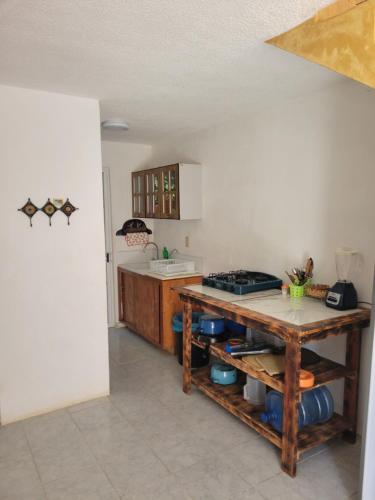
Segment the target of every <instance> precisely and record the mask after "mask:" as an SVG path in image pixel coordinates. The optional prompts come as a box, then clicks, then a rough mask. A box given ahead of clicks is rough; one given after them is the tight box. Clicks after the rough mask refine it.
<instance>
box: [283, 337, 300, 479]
mask: <svg viewBox="0 0 375 500" xmlns="http://www.w3.org/2000/svg"><path fill="white" fill-rule="evenodd" d="M300 369H301V346H300V345H299V344H297V343H294V342H288V343H287V344H286V351H285V392H284V412H283V436H282V447H281V468H282V469H283V471H284V472H286V473H287V474H289V475H290V476H292V477H294V476H295V475H296V470H297V455H298V403H299V374H300Z"/></svg>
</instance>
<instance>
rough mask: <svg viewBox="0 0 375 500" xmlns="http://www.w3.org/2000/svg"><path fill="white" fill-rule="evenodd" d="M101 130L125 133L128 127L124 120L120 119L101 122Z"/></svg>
mask: <svg viewBox="0 0 375 500" xmlns="http://www.w3.org/2000/svg"><path fill="white" fill-rule="evenodd" d="M102 129H104V130H120V131H126V130H129V125H128V124H127V123H126V121H125V120H121V119H111V120H104V121H103V122H102Z"/></svg>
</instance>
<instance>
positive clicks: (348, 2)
mask: <svg viewBox="0 0 375 500" xmlns="http://www.w3.org/2000/svg"><path fill="white" fill-rule="evenodd" d="M267 43H269V44H271V45H274V46H276V47H279V48H280V49H283V50H286V51H288V52H292V53H293V54H296V55H298V56H301V57H304V58H305V59H308V60H309V61H312V62H315V63H317V64H320V65H322V66H325V67H326V68H329V69H331V70H333V71H336V72H337V73H340V74H342V75H345V76H347V77H349V78H352V79H353V80H358V81H359V82H362V83H364V84H366V85H368V86H370V87H373V88H375V0H339V1H337V2H334V3H333V4H331V5H329V6H328V7H326V8H324V9H322V10H321V11H319V12H317V14H316V15H315V16H314V17H313V18H311V19H308V20H307V21H305V22H304V23H302V24H300V25H299V26H297V27H295V28H293V29H291V30H289V31H287V32H286V33H283V34H281V35H278V36H276V37H274V38H271V39H270V40H267Z"/></svg>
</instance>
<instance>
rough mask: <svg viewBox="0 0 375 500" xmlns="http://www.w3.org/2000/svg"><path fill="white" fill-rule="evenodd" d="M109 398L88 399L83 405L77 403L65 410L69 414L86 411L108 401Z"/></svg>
mask: <svg viewBox="0 0 375 500" xmlns="http://www.w3.org/2000/svg"><path fill="white" fill-rule="evenodd" d="M108 399H109V396H104V397H102V398H97V399H90V401H84V402H83V403H78V404H76V405H73V406H69V407H68V408H67V410H68V412H69V413H75V412H76V411H80V410H86V409H87V408H91V407H92V406H96V405H100V404H102V403H103V402H105V401H108Z"/></svg>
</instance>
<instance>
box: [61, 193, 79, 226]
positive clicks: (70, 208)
mask: <svg viewBox="0 0 375 500" xmlns="http://www.w3.org/2000/svg"><path fill="white" fill-rule="evenodd" d="M60 210H61V212H62V213H63V214H65V215H66V216H67V218H68V225H70V220H69V219H70V216H71V215H72V213H73V212H75V211H76V210H78V208H77V207H75V206H74V205H73V204H72V203H70V201H69V198H67V199H66V202H65V203H64V205H63V206H62V207H60Z"/></svg>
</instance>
